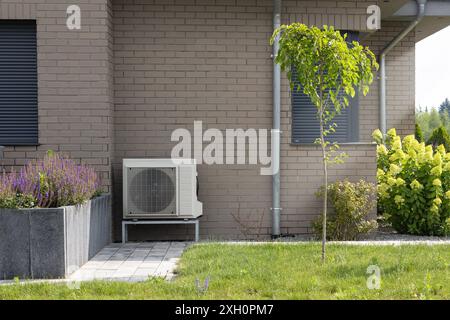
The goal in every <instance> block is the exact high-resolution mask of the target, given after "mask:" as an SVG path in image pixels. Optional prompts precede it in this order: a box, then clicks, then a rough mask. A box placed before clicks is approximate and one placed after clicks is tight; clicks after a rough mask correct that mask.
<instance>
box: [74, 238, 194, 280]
mask: <svg viewBox="0 0 450 320" xmlns="http://www.w3.org/2000/svg"><path fill="white" fill-rule="evenodd" d="M189 244H190V242H143V243H127V244H119V243H113V244H110V245H108V246H106V247H105V248H103V249H102V250H101V251H100V252H99V253H98V254H97V255H96V256H95V257H94V258H92V259H91V260H89V262H88V263H86V264H85V265H84V266H82V267H81V268H80V269H78V270H77V271H76V272H75V273H73V274H72V275H71V276H70V277H69V279H68V281H90V280H112V281H128V282H138V281H145V280H147V279H148V278H149V277H163V278H165V279H167V280H170V279H172V278H173V275H174V274H173V271H174V270H175V268H176V264H177V262H178V260H179V258H180V256H181V254H182V253H183V251H184V249H185V248H186V247H187V246H188V245H189Z"/></svg>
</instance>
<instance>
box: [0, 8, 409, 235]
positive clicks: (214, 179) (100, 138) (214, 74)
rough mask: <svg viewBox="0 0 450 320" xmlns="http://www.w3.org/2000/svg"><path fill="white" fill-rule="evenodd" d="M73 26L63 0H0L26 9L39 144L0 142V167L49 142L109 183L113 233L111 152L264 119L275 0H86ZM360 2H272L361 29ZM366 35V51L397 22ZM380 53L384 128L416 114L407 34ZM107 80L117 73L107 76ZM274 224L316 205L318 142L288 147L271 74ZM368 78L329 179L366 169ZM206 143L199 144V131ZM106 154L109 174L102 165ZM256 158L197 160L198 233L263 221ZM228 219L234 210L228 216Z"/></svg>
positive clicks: (370, 156) (374, 93)
mask: <svg viewBox="0 0 450 320" xmlns="http://www.w3.org/2000/svg"><path fill="white" fill-rule="evenodd" d="M79 3H80V6H81V9H82V30H80V31H69V30H67V28H66V26H65V17H66V13H65V10H66V8H67V5H69V4H72V3H70V1H57V0H45V1H44V0H34V1H32V0H28V1H25V0H23V1H17V0H14V1H13V0H8V1H6V0H0V18H1V19H36V20H37V25H38V54H39V135H40V143H41V146H39V147H14V148H7V149H6V151H5V154H4V155H5V159H3V160H1V164H2V165H3V166H4V168H9V167H10V166H15V165H21V164H23V163H24V162H25V160H26V159H29V158H34V157H37V156H39V155H41V154H42V153H44V152H45V151H46V150H47V149H50V148H51V149H54V150H57V151H63V152H66V153H68V154H69V155H70V156H71V157H74V158H75V159H78V160H79V161H84V162H87V163H90V164H93V165H95V167H96V168H97V170H98V171H99V172H101V174H102V177H103V181H104V184H105V187H106V188H108V187H109V186H111V184H112V185H113V191H114V199H115V211H114V212H115V213H114V214H115V221H116V224H115V237H116V239H118V238H119V237H120V229H119V225H120V220H121V207H122V203H121V194H122V185H121V180H122V173H121V161H122V159H123V158H125V157H126V158H131V157H169V156H170V152H171V149H172V147H173V146H174V145H175V142H171V141H170V136H171V133H172V131H173V130H174V129H176V128H180V127H181V128H188V129H192V126H193V122H194V120H202V121H203V126H204V130H206V129H208V128H218V129H223V130H225V129H226V128H230V129H232V128H243V129H246V128H267V129H269V128H271V126H272V92H271V91H272V60H271V57H270V55H271V47H270V46H269V44H268V39H269V37H270V35H271V33H272V0H245V1H243V0H239V1H238V0H165V1H163V0H112V1H107V0H92V1H87V0H85V1H81V2H79ZM370 4H372V2H367V1H288V0H285V1H283V15H282V17H283V22H284V23H289V22H294V21H300V22H305V23H308V24H316V25H321V24H333V25H335V26H336V27H337V28H339V29H352V30H361V31H365V30H364V28H365V10H366V8H367V6H368V5H370ZM403 25H404V24H402V23H390V24H383V30H382V31H377V32H376V33H373V34H370V35H367V37H365V38H364V40H363V42H364V43H365V44H368V45H369V46H370V47H371V48H372V49H373V50H374V51H375V52H376V53H378V51H379V50H380V48H381V47H383V46H384V45H385V44H387V43H388V41H389V40H391V39H392V38H393V37H394V36H395V35H396V34H397V33H398V31H399V30H401V28H402V27H403ZM413 36H414V35H413V34H411V35H410V36H408V38H406V39H405V40H404V41H403V42H402V43H401V44H400V45H399V46H398V47H397V48H395V49H394V51H393V52H392V53H391V54H390V55H389V56H388V59H387V69H388V75H389V78H388V101H387V103H388V118H389V123H388V126H389V127H391V126H395V127H397V128H398V129H399V132H400V133H401V134H406V133H411V132H412V130H413V126H414V82H413V81H414V41H413V39H414V38H413ZM113 83H114V85H113ZM282 88H283V89H282V130H283V136H282V148H281V170H282V171H281V181H282V194H281V200H282V207H283V211H282V224H281V227H282V232H283V233H296V234H297V233H307V232H309V231H310V230H309V225H310V221H311V219H313V218H314V217H315V216H317V214H318V213H319V207H318V204H319V202H318V201H317V200H316V199H315V197H314V192H315V190H316V189H317V188H318V187H319V186H320V184H321V180H320V174H321V171H320V164H319V159H320V158H319V152H318V150H317V148H316V147H314V146H292V145H290V121H291V120H290V98H289V88H288V84H287V81H286V78H285V77H283V82H282ZM377 123H378V83H377V81H375V83H374V84H373V86H372V90H371V92H370V93H369V95H368V96H367V97H365V98H362V99H361V103H360V140H361V142H362V143H360V144H352V145H345V146H343V147H342V149H343V150H344V151H346V152H347V153H348V154H349V156H350V158H349V159H348V160H347V162H346V163H345V164H344V165H340V166H336V167H334V168H333V169H332V170H331V172H330V174H331V176H332V179H335V178H343V177H349V178H350V179H352V180H357V179H359V178H366V179H369V180H371V181H373V180H374V174H375V148H374V146H373V145H371V144H370V143H369V142H370V140H371V139H370V133H371V132H372V131H373V129H375V128H376V127H377ZM205 145H206V143H205ZM111 164H112V175H111V172H110V170H111ZM259 169H260V167H259V166H250V165H229V166H223V165H212V166H207V165H200V166H199V178H200V195H199V198H200V200H201V201H202V202H203V204H204V212H205V214H204V217H203V218H202V223H201V233H202V237H203V238H212V239H216V238H243V237H252V236H253V237H254V236H255V235H256V234H262V235H264V236H268V235H270V232H271V228H270V227H271V212H270V207H271V177H268V176H261V175H260V174H259ZM237 220H238V221H237ZM190 229H191V228H190V227H182V228H177V227H167V228H161V227H157V228H152V227H148V228H146V227H144V226H140V227H139V228H138V229H137V228H131V230H130V236H131V238H132V239H133V238H135V239H136V238H140V239H151V238H157V237H158V238H159V237H166V238H174V237H179V238H188V237H190V236H191V235H192V231H191V230H190Z"/></svg>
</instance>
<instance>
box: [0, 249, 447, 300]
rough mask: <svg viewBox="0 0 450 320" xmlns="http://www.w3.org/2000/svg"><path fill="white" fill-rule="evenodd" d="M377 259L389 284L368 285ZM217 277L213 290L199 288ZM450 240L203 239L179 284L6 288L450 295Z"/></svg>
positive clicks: (24, 292)
mask: <svg viewBox="0 0 450 320" xmlns="http://www.w3.org/2000/svg"><path fill="white" fill-rule="evenodd" d="M369 265H377V266H379V267H380V268H381V288H380V289H379V290H369V289H367V286H366V281H367V277H368V275H367V274H366V270H367V267H368V266H369ZM208 275H209V276H210V285H209V289H208V290H207V291H206V293H202V292H201V290H198V289H196V286H195V280H196V279H197V278H198V279H200V283H203V281H204V279H205V278H206V277H207V276H208ZM449 298H450V245H436V246H411V245H403V246H397V247H394V246H346V245H329V246H328V260H327V262H326V263H325V264H322V263H321V262H320V245H319V244H317V243H310V244H276V243H274V244H259V245H232V244H214V243H211V244H200V245H195V246H192V247H191V248H190V249H188V250H187V251H186V252H185V253H184V255H183V256H182V259H181V263H180V266H179V270H178V276H177V278H176V279H175V280H174V281H172V282H166V281H164V280H161V279H150V280H148V281H147V282H143V283H137V284H131V283H112V282H100V281H97V282H87V283H83V284H81V287H80V288H79V289H70V288H69V287H68V286H67V285H65V284H42V283H41V284H24V285H23V284H16V285H10V286H0V299H449Z"/></svg>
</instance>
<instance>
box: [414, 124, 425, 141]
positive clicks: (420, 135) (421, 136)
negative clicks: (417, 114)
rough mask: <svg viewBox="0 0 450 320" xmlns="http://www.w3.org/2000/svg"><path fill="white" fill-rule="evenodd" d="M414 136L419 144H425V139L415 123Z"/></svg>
mask: <svg viewBox="0 0 450 320" xmlns="http://www.w3.org/2000/svg"><path fill="white" fill-rule="evenodd" d="M414 136H415V137H416V139H417V141H419V142H425V138H424V137H423V132H422V128H421V127H420V125H419V124H418V123H416V131H415V132H414Z"/></svg>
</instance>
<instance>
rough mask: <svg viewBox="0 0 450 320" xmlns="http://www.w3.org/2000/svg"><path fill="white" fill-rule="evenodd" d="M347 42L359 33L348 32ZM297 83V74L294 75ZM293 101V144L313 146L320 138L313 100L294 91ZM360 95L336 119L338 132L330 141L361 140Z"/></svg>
mask: <svg viewBox="0 0 450 320" xmlns="http://www.w3.org/2000/svg"><path fill="white" fill-rule="evenodd" d="M346 33H347V35H348V36H347V40H348V41H349V42H352V41H354V40H358V33H356V32H346ZM292 78H293V81H296V80H295V78H296V74H295V72H293V74H292ZM291 99H292V144H311V143H314V141H315V140H316V139H317V138H318V137H319V136H320V129H319V120H318V119H317V118H316V107H315V105H314V104H313V103H312V101H311V99H310V98H309V97H308V96H307V95H305V94H304V93H303V92H301V91H296V90H294V91H293V92H292V93H291ZM358 104H359V101H358V95H356V96H355V97H354V98H353V99H351V100H350V103H349V106H348V107H347V108H345V109H344V110H342V111H341V114H338V115H336V116H335V117H334V119H333V121H332V122H334V123H336V124H337V128H336V132H334V133H330V134H329V135H328V136H327V140H328V141H332V142H334V141H336V142H356V141H358V138H359V130H358V127H359V119H358V118H359V116H358Z"/></svg>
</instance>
